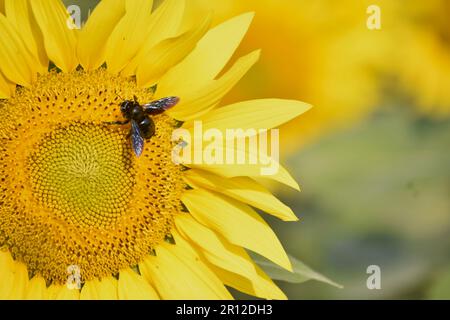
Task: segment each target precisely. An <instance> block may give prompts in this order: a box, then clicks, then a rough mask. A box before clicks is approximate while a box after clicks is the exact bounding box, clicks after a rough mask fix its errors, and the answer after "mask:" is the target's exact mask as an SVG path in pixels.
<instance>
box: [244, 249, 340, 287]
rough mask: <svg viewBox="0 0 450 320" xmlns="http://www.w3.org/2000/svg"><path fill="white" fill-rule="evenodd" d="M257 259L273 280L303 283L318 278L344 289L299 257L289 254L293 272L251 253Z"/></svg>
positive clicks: (256, 261)
mask: <svg viewBox="0 0 450 320" xmlns="http://www.w3.org/2000/svg"><path fill="white" fill-rule="evenodd" d="M250 255H251V256H252V258H253V260H254V261H255V263H256V264H257V265H259V266H260V267H261V268H262V269H263V270H264V271H265V272H266V273H267V275H268V276H269V277H270V278H272V279H273V280H280V281H285V282H290V283H303V282H306V281H309V280H316V281H320V282H323V283H327V284H329V285H331V286H334V287H337V288H339V289H342V288H343V286H342V285H340V284H338V283H336V282H334V281H332V280H330V279H329V278H327V277H325V276H324V275H322V274H320V273H318V272H316V271H314V270H313V269H311V268H310V267H308V266H307V265H306V264H304V263H303V262H301V261H299V260H298V259H296V258H294V257H292V256H291V255H288V256H289V259H290V260H291V263H292V269H293V272H289V271H287V270H285V269H283V268H281V267H280V266H278V265H276V264H274V263H272V262H271V261H269V260H267V259H265V258H263V257H261V256H257V255H256V254H252V253H251V254H250Z"/></svg>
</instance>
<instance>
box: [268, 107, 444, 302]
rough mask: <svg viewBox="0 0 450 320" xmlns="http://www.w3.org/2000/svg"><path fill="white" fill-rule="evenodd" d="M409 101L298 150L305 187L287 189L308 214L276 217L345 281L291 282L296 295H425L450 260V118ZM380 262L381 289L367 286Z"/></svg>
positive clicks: (312, 257) (295, 167) (298, 248)
mask: <svg viewBox="0 0 450 320" xmlns="http://www.w3.org/2000/svg"><path fill="white" fill-rule="evenodd" d="M402 103H403V102H401V101H394V102H393V103H392V105H390V106H384V107H380V108H379V109H378V110H379V111H378V112H377V113H376V114H374V115H373V117H371V118H370V119H368V120H367V121H366V122H364V123H360V124H358V125H356V126H355V127H353V128H351V129H349V130H347V131H343V132H339V133H335V134H333V135H331V136H328V137H325V138H323V139H322V140H320V141H318V142H317V143H315V144H314V145H312V146H310V147H309V148H308V149H305V150H303V151H301V152H299V153H298V154H297V155H295V156H294V157H292V158H291V159H290V160H289V162H288V167H289V168H290V169H291V171H292V172H293V173H294V176H296V178H297V179H298V180H299V181H300V183H301V185H303V192H302V193H301V194H300V195H298V194H296V193H294V192H288V191H287V192H284V193H282V197H283V198H284V200H285V202H287V203H288V204H289V205H290V206H291V207H293V209H294V210H295V212H296V213H297V214H298V215H299V216H300V217H302V224H301V225H298V224H291V225H287V226H286V224H285V223H278V222H276V221H273V225H274V226H275V228H276V229H277V232H278V234H280V237H281V238H282V241H283V243H284V244H285V246H286V248H287V250H288V252H290V253H291V254H293V255H294V256H296V257H299V258H301V259H302V261H304V262H306V263H308V264H310V265H312V266H314V269H315V270H318V271H320V272H323V273H324V274H326V275H327V276H330V277H331V278H332V279H333V280H335V281H337V282H339V283H341V284H343V285H344V287H345V288H344V289H343V290H336V289H334V288H329V287H325V286H318V285H317V284H314V283H311V284H307V285H305V286H302V287H298V286H297V287H295V286H292V285H285V286H284V287H285V289H286V291H287V293H288V295H289V297H290V298H299V299H303V298H368V299H369V298H410V297H414V298H425V297H426V290H427V286H428V285H429V282H430V281H431V278H432V277H434V276H435V272H436V271H435V270H437V269H439V268H440V267H441V266H442V265H445V264H447V263H448V262H449V261H450V237H449V235H450V199H449V194H450V166H449V164H450V153H449V152H448V146H449V145H450V121H440V122H438V121H431V120H427V119H423V118H420V117H418V116H417V115H415V114H414V113H413V111H411V110H412V108H407V107H405V106H403V105H402ZM372 264H375V265H379V266H380V267H381V272H382V289H381V290H368V289H367V287H366V279H367V277H368V275H367V274H366V268H367V266H369V265H372Z"/></svg>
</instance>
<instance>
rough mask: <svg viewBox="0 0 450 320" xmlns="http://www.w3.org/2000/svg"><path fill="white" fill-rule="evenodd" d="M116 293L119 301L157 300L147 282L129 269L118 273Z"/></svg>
mask: <svg viewBox="0 0 450 320" xmlns="http://www.w3.org/2000/svg"><path fill="white" fill-rule="evenodd" d="M118 292H119V299H120V300H159V297H158V294H157V293H156V291H155V289H153V287H152V286H151V285H150V284H149V283H148V282H147V280H145V279H144V277H142V276H140V275H138V274H137V273H136V272H134V271H133V270H131V269H125V270H122V271H120V275H119V290H118Z"/></svg>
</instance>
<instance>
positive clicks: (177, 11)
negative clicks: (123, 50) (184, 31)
mask: <svg viewBox="0 0 450 320" xmlns="http://www.w3.org/2000/svg"><path fill="white" fill-rule="evenodd" d="M184 7H185V0H166V1H164V2H163V3H162V4H161V5H160V6H159V7H158V8H157V9H156V10H155V12H154V13H153V14H152V15H151V17H150V19H149V20H148V21H147V28H148V29H147V32H148V37H146V38H145V41H144V42H143V43H142V46H141V48H140V49H139V52H138V53H137V55H136V56H135V57H134V58H133V59H132V60H131V62H130V63H129V64H128V65H127V66H126V67H125V69H124V70H123V71H122V75H124V76H131V75H134V74H135V73H136V69H137V67H138V66H139V65H140V64H142V61H144V60H148V58H147V56H148V55H149V54H150V52H151V51H152V50H153V49H154V46H155V45H156V44H158V43H159V42H161V41H163V40H166V39H169V38H172V37H175V36H177V35H178V34H179V32H178V31H179V27H180V24H181V20H182V17H183V13H184ZM186 54H187V53H186ZM184 56H185V55H184ZM184 56H183V58H184Z"/></svg>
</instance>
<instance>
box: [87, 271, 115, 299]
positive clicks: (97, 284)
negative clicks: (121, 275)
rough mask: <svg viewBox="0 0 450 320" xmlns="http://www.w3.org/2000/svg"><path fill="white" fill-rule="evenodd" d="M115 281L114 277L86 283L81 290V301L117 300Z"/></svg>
mask: <svg viewBox="0 0 450 320" xmlns="http://www.w3.org/2000/svg"><path fill="white" fill-rule="evenodd" d="M117 298H118V295H117V280H116V279H115V278H114V277H108V278H102V279H101V280H98V279H94V280H91V281H87V282H86V283H85V284H84V286H83V288H82V289H81V294H80V299H81V300H117Z"/></svg>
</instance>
